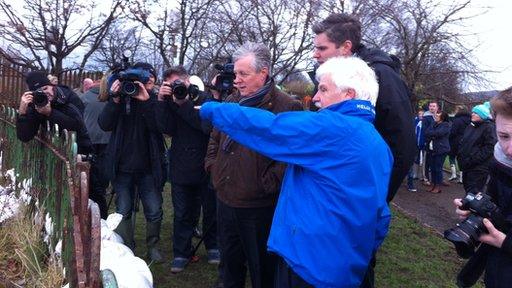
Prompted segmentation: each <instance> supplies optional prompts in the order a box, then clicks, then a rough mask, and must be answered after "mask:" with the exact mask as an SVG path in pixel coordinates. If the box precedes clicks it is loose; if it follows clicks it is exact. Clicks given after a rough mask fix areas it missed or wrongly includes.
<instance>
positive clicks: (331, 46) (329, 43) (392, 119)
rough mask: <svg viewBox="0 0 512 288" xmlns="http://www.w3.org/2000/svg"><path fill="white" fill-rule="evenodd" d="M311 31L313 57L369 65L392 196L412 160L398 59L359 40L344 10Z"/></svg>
mask: <svg viewBox="0 0 512 288" xmlns="http://www.w3.org/2000/svg"><path fill="white" fill-rule="evenodd" d="M313 32H314V33H315V35H316V36H315V39H314V49H315V50H314V54H313V58H315V60H316V61H317V62H318V63H319V64H322V63H324V62H325V61H327V60H328V59H329V58H332V57H338V56H342V57H348V56H352V55H353V56H356V57H359V58H361V59H362V60H364V61H365V62H366V63H368V65H369V66H370V67H371V68H373V70H374V71H375V74H376V75H377V81H378V84H379V94H378V97H377V104H376V105H375V110H376V116H375V122H374V125H375V128H376V129H377V131H378V132H379V134H380V135H381V136H382V138H384V141H385V142H386V143H387V144H388V145H389V148H390V149H391V152H392V153H393V158H394V162H393V169H392V171H391V177H390V181H389V187H388V194H387V201H388V202H390V201H391V200H392V199H393V197H394V196H395V194H396V192H397V190H398V188H399V187H400V185H401V183H402V181H403V180H404V178H405V176H406V175H407V173H408V171H409V169H410V167H411V166H412V164H413V163H414V158H415V156H416V150H417V148H416V143H415V134H414V124H413V121H412V119H413V118H414V114H413V112H412V107H411V102H410V99H409V90H408V88H407V85H406V84H405V82H404V81H403V80H402V79H401V77H400V73H399V72H400V61H399V60H398V59H397V58H396V57H394V56H390V55H388V54H387V53H385V52H383V51H381V50H379V49H369V48H367V47H365V46H364V45H363V44H361V22H359V20H358V19H357V18H355V17H353V16H351V15H348V14H344V13H341V14H331V15H329V16H328V17H327V18H326V19H324V20H323V21H321V22H319V23H316V24H315V25H314V26H313ZM374 262H375V261H372V264H371V265H370V266H369V269H368V274H367V277H366V279H365V281H363V284H362V287H373V286H374V284H373V279H374V275H373V274H374V272H373V266H375V263H374Z"/></svg>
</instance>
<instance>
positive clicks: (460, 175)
mask: <svg viewBox="0 0 512 288" xmlns="http://www.w3.org/2000/svg"><path fill="white" fill-rule="evenodd" d="M457 183H459V184H462V171H460V172H459V181H458V182H457Z"/></svg>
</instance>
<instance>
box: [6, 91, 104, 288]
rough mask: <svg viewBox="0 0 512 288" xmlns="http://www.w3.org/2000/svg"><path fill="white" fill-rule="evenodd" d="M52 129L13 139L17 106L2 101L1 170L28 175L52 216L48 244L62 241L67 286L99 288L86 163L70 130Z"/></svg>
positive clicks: (96, 229) (95, 213) (96, 220)
mask: <svg viewBox="0 0 512 288" xmlns="http://www.w3.org/2000/svg"><path fill="white" fill-rule="evenodd" d="M0 95H5V94H3V93H2V94H0ZM3 99H5V98H3ZM50 128H53V129H50ZM54 131H58V129H55V127H43V128H42V129H41V131H40V133H39V134H38V136H36V137H35V139H33V140H31V141H29V142H28V143H22V142H21V141H20V140H18V139H17V137H16V127H15V110H14V109H13V108H9V107H8V105H5V104H4V105H2V106H1V109H0V151H1V153H2V158H1V161H2V162H1V163H0V164H1V166H0V167H2V170H4V171H1V172H5V170H7V169H11V168H14V169H15V171H16V174H17V175H18V176H17V177H18V178H19V179H32V186H31V189H30V193H31V195H32V196H33V197H32V198H33V199H37V200H38V203H39V204H38V205H40V206H41V208H42V210H43V211H45V213H48V214H49V216H50V217H51V219H52V223H53V234H52V235H51V241H50V246H51V247H55V245H56V244H57V243H58V241H59V240H61V241H62V261H63V265H64V267H65V268H66V270H65V271H66V279H67V281H68V282H69V284H70V287H72V288H74V287H79V288H82V287H84V288H85V287H92V288H97V287H100V283H99V278H100V276H99V273H100V271H99V257H100V254H99V253H100V214H99V208H98V206H97V204H95V203H92V204H89V201H88V196H89V195H88V193H89V192H88V186H87V185H88V176H89V175H88V174H89V164H88V163H86V162H82V161H81V157H80V156H79V155H78V156H77V154H76V151H77V144H76V141H75V137H76V136H75V133H74V132H73V133H69V132H67V131H64V132H63V133H62V135H57V133H58V132H57V133H56V132H54ZM33 202H34V203H33V204H32V205H36V203H35V201H33Z"/></svg>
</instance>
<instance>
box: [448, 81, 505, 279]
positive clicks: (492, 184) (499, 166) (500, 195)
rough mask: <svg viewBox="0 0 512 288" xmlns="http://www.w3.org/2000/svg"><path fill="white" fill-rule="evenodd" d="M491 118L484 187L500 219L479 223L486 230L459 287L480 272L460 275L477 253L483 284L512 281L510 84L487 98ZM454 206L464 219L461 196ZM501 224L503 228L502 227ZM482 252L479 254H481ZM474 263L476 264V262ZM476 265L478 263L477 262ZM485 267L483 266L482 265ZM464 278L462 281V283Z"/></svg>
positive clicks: (465, 212) (475, 277) (467, 214)
mask: <svg viewBox="0 0 512 288" xmlns="http://www.w3.org/2000/svg"><path fill="white" fill-rule="evenodd" d="M491 108H492V113H493V118H494V119H495V121H496V134H497V138H498V143H497V144H496V145H495V146H494V157H493V158H492V160H491V163H490V178H489V179H490V180H489V183H488V186H487V194H489V195H490V196H491V198H492V199H493V202H494V203H495V204H496V205H497V206H498V208H499V210H500V211H501V213H500V214H501V216H502V217H503V218H504V220H505V221H504V222H505V223H503V224H502V225H501V226H500V227H495V225H496V223H495V222H492V221H493V219H484V220H483V224H484V225H485V228H486V229H487V231H486V232H488V233H486V232H484V234H482V235H481V236H480V237H479V239H478V240H479V241H481V242H482V243H484V244H482V245H481V246H480V248H479V250H478V251H477V252H476V254H475V255H474V256H473V258H472V259H470V260H469V262H468V264H467V265H466V267H465V268H464V269H463V271H462V272H461V274H460V275H459V279H458V280H459V286H461V287H469V286H471V285H473V284H474V281H476V280H477V279H478V277H479V276H480V274H481V272H482V271H481V270H480V271H478V272H477V273H476V272H475V271H473V270H471V271H472V272H471V273H467V272H466V275H468V274H469V276H470V277H471V278H472V279H473V281H472V282H473V283H467V280H465V279H464V278H463V277H461V275H463V272H464V271H465V270H468V269H467V267H468V266H469V264H470V263H471V262H475V261H472V260H474V259H475V257H477V255H479V256H480V260H479V261H478V262H479V263H481V265H480V266H481V268H482V269H484V268H485V277H484V281H485V286H486V287H488V288H493V287H510V283H512V229H511V227H512V226H511V224H512V87H510V88H508V89H507V90H505V91H502V92H500V93H499V94H498V96H496V97H494V98H493V99H492V100H491ZM454 203H455V205H456V206H457V210H456V213H457V214H458V215H459V216H460V217H461V218H466V217H468V216H469V214H471V212H470V211H467V210H461V209H460V208H461V206H462V201H461V199H455V200H454ZM502 226H503V227H502ZM484 253H485V255H483V256H482V255H481V254H484ZM477 264H478V263H477ZM477 266H478V265H477ZM484 266H485V267H484ZM462 280H465V281H466V283H464V281H462Z"/></svg>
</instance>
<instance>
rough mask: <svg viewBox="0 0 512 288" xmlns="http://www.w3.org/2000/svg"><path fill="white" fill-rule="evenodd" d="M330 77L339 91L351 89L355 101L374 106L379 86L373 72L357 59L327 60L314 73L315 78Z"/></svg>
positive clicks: (338, 58) (339, 58)
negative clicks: (327, 75) (367, 102)
mask: <svg viewBox="0 0 512 288" xmlns="http://www.w3.org/2000/svg"><path fill="white" fill-rule="evenodd" d="M326 74H329V75H331V79H332V81H333V82H334V84H335V85H336V87H337V88H338V89H339V90H346V89H353V90H354V91H355V94H356V96H355V99H359V100H367V101H370V102H371V103H372V105H373V106H375V103H376V102H377V95H378V93H379V84H378V82H377V76H375V72H374V71H373V70H372V68H370V67H369V66H368V64H366V62H364V61H363V60H361V59H359V58H357V57H335V58H331V59H329V60H327V61H326V62H325V63H324V64H322V65H321V66H320V67H319V68H318V70H317V71H316V78H317V80H320V78H321V77H322V76H323V75H326Z"/></svg>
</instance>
